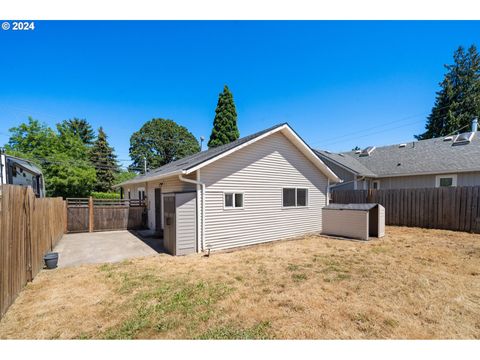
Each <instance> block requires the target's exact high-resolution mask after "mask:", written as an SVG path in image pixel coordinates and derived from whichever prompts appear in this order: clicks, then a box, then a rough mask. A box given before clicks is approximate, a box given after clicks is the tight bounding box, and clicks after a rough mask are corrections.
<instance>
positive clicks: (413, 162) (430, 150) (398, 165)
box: [321, 132, 480, 177]
mask: <svg viewBox="0 0 480 360" xmlns="http://www.w3.org/2000/svg"><path fill="white" fill-rule="evenodd" d="M443 139H444V137H441V138H434V139H428V140H420V141H414V142H409V143H406V146H405V147H402V148H401V147H399V144H396V145H389V146H382V147H378V148H376V149H375V150H373V152H372V153H371V154H370V156H360V154H355V152H354V151H350V152H346V153H342V154H343V155H344V156H343V157H342V156H339V155H338V154H335V155H334V156H333V159H334V160H335V161H337V162H339V163H341V164H342V165H344V166H345V167H348V168H350V169H352V171H353V172H356V173H358V174H360V168H359V167H358V165H356V164H360V165H362V166H363V167H365V168H366V169H368V170H369V171H370V172H372V173H373V174H375V175H376V176H377V177H388V176H401V175H416V174H436V173H438V174H442V173H449V172H452V173H455V172H466V171H480V132H476V133H475V135H474V137H473V139H472V141H471V142H470V143H469V144H465V145H458V146H455V145H453V142H452V141H444V140H443ZM454 139H455V136H454ZM321 153H322V154H325V152H321ZM326 155H329V157H332V155H333V154H326ZM326 155H325V156H326Z"/></svg>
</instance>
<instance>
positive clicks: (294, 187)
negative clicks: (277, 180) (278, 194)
mask: <svg viewBox="0 0 480 360" xmlns="http://www.w3.org/2000/svg"><path fill="white" fill-rule="evenodd" d="M284 189H295V205H293V206H284V205H283V190H284ZM298 189H302V190H306V191H307V194H306V195H307V199H306V200H307V201H306V204H305V205H300V206H299V205H297V190H298ZM309 190H310V189H309V188H307V187H302V186H283V187H282V209H285V210H287V209H305V208H308V207H310V194H309Z"/></svg>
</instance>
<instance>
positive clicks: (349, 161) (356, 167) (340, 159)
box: [314, 150, 375, 177]
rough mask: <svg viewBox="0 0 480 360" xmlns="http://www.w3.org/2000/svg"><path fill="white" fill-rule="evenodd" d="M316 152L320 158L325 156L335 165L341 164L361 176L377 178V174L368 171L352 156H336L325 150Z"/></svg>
mask: <svg viewBox="0 0 480 360" xmlns="http://www.w3.org/2000/svg"><path fill="white" fill-rule="evenodd" d="M314 151H315V153H316V154H317V155H318V156H320V158H321V157H322V156H323V157H325V158H327V159H329V160H331V161H332V162H334V163H339V164H340V165H342V166H343V167H346V168H348V169H350V170H351V171H352V172H353V173H355V174H357V175H359V176H368V177H375V174H374V173H373V172H372V171H371V170H369V169H367V168H366V167H365V166H364V165H363V164H362V163H360V162H359V161H357V160H356V159H354V158H353V157H352V156H349V155H345V154H336V153H332V152H330V151H325V150H314Z"/></svg>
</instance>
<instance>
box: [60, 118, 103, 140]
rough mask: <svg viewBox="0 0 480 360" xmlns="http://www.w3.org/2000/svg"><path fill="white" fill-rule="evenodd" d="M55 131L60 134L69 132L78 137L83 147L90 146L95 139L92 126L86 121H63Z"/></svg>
mask: <svg viewBox="0 0 480 360" xmlns="http://www.w3.org/2000/svg"><path fill="white" fill-rule="evenodd" d="M57 129H58V132H59V133H60V134H62V133H64V132H65V131H71V132H72V133H73V134H74V135H77V136H79V137H80V139H81V140H82V141H83V143H84V144H85V145H92V143H93V140H94V139H95V133H94V132H93V129H92V126H91V125H90V124H89V123H88V121H87V120H86V119H77V118H73V119H69V120H63V121H62V122H61V123H60V124H58V125H57Z"/></svg>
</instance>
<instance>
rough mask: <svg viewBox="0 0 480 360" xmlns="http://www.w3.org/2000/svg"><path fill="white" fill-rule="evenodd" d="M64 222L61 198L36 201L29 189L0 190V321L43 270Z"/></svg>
mask: <svg viewBox="0 0 480 360" xmlns="http://www.w3.org/2000/svg"><path fill="white" fill-rule="evenodd" d="M65 222H66V220H65V205H64V201H63V200H62V198H40V199H37V198H36V197H35V195H34V193H33V191H32V189H31V188H30V187H29V188H25V187H21V186H15V185H2V186H0V317H2V316H3V315H4V314H5V312H6V311H7V309H8V307H9V306H10V305H11V304H12V303H13V301H14V300H15V298H16V297H17V295H18V293H19V292H20V290H21V289H22V288H23V287H24V286H25V285H26V283H27V282H28V281H32V279H33V278H34V277H35V275H37V274H38V272H39V271H40V270H41V269H42V268H43V256H44V255H45V253H46V252H48V251H51V250H52V249H53V247H54V246H55V245H56V244H57V242H58V241H59V240H60V239H61V238H62V235H63V232H64V228H65Z"/></svg>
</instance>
